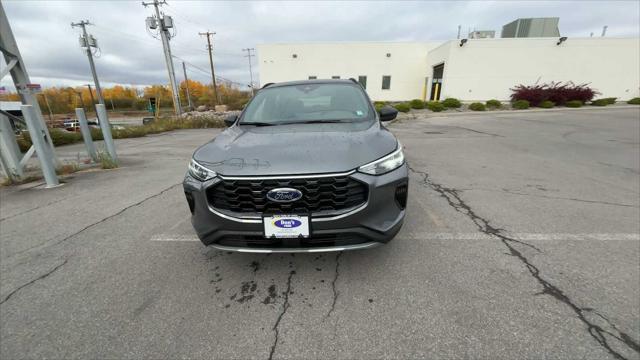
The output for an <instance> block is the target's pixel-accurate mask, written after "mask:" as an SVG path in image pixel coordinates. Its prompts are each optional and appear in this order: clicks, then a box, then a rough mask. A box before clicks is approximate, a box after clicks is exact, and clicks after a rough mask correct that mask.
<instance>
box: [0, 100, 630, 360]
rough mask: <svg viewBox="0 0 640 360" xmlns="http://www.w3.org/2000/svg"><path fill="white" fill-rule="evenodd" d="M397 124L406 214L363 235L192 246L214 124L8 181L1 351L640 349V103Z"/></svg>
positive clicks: (40, 354) (452, 353)
mask: <svg viewBox="0 0 640 360" xmlns="http://www.w3.org/2000/svg"><path fill="white" fill-rule="evenodd" d="M390 129H391V130H392V131H393V132H394V133H396V134H397V136H398V137H399V139H400V141H401V142H402V143H403V145H404V146H405V148H406V151H405V154H406V157H407V159H408V162H409V164H410V167H411V169H412V173H411V184H410V195H409V205H408V215H407V218H406V221H405V225H404V228H403V229H402V231H401V232H400V233H399V235H398V236H397V237H396V238H395V239H394V240H393V241H392V242H391V243H389V244H388V245H386V246H383V247H379V248H376V249H372V250H367V251H360V252H345V253H331V254H324V255H323V254H309V255H306V254H296V255H295V256H294V255H288V254H283V255H270V256H269V255H257V254H238V253H226V252H219V251H215V250H212V249H207V248H204V247H203V246H202V245H201V244H200V243H199V242H198V241H196V238H195V235H194V232H193V230H192V228H191V224H190V222H189V210H188V208H187V205H186V202H185V200H184V195H183V193H182V189H181V181H182V177H183V175H184V172H185V170H186V165H187V162H188V160H189V158H190V156H191V153H192V151H193V150H194V149H195V147H196V146H198V145H199V144H202V143H204V142H205V141H207V140H208V139H211V138H212V137H214V136H215V135H216V133H217V132H218V130H215V129H212V130H185V131H177V132H171V133H166V134H161V135H157V136H150V137H145V138H140V139H124V140H118V141H117V146H118V152H119V155H120V158H121V161H122V167H121V168H119V169H115V170H108V171H89V172H82V173H78V174H75V175H74V176H73V177H72V178H70V179H68V181H67V183H66V184H65V185H64V186H61V187H59V188H55V189H48V190H44V189H41V188H39V187H38V186H35V185H37V184H29V185H22V186H19V187H11V188H6V187H5V188H0V200H1V201H0V202H1V204H2V205H1V208H0V210H1V211H0V251H1V252H0V278H1V282H0V357H1V358H4V359H13V358H44V357H47V358H141V357H146V358H178V357H180V358H221V359H227V358H261V359H267V358H349V359H350V358H482V359H496V358H500V359H513V358H568V359H578V358H579V359H603V358H610V359H638V358H640V346H639V343H640V265H639V263H640V235H639V234H640V111H639V109H638V108H620V109H605V110H601V109H598V110H595V109H594V110H579V111H545V112H530V113H517V112H501V113H496V114H469V115H467V114H462V115H457V116H447V117H429V118H416V119H403V120H401V121H398V122H396V123H394V124H392V125H390ZM81 151H82V146H81V145H73V146H67V147H63V148H59V150H58V152H59V153H61V154H63V155H64V156H68V157H72V156H73V155H74V154H75V153H78V152H81Z"/></svg>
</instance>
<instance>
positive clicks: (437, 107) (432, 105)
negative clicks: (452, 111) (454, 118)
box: [427, 101, 445, 112]
mask: <svg viewBox="0 0 640 360" xmlns="http://www.w3.org/2000/svg"><path fill="white" fill-rule="evenodd" d="M427 109H429V110H431V111H433V112H440V111H442V110H444V109H445V107H444V105H442V103H440V102H437V101H429V102H428V103H427Z"/></svg>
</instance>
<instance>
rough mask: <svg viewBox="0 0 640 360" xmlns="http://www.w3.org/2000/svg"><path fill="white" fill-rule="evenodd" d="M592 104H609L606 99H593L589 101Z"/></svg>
mask: <svg viewBox="0 0 640 360" xmlns="http://www.w3.org/2000/svg"><path fill="white" fill-rule="evenodd" d="M591 105H592V106H607V105H609V102H608V101H607V99H598V100H593V101H592V102H591Z"/></svg>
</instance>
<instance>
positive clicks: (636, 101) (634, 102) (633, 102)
mask: <svg viewBox="0 0 640 360" xmlns="http://www.w3.org/2000/svg"><path fill="white" fill-rule="evenodd" d="M627 104H631V105H640V97H636V98H633V99H631V100H629V101H627Z"/></svg>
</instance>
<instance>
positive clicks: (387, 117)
mask: <svg viewBox="0 0 640 360" xmlns="http://www.w3.org/2000/svg"><path fill="white" fill-rule="evenodd" d="M378 113H379V114H380V121H391V120H393V119H395V118H396V116H398V110H396V109H395V108H394V107H391V106H388V105H387V106H384V107H383V108H381V109H380V110H378Z"/></svg>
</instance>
